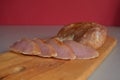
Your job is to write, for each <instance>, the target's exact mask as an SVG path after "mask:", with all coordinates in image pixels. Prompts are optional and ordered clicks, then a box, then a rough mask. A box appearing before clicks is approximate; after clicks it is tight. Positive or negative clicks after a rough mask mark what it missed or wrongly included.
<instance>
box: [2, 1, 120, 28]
mask: <svg viewBox="0 0 120 80" xmlns="http://www.w3.org/2000/svg"><path fill="white" fill-rule="evenodd" d="M80 21H95V22H97V23H100V24H104V25H107V26H120V0H0V24H1V25H10V24H12V25H44V24H45V25H61V24H68V23H74V22H80Z"/></svg>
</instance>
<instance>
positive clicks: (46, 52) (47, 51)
mask: <svg viewBox="0 0 120 80" xmlns="http://www.w3.org/2000/svg"><path fill="white" fill-rule="evenodd" d="M34 42H35V43H36V44H38V45H39V48H40V49H41V54H40V55H39V56H41V57H53V56H54V57H55V56H57V53H56V51H55V49H54V48H53V47H52V46H51V45H50V44H48V43H46V41H45V40H42V39H40V38H36V39H34Z"/></svg>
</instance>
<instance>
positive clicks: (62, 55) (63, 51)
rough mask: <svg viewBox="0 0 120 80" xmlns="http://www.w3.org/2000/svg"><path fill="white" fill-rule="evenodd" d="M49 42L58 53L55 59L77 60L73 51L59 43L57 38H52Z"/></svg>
mask: <svg viewBox="0 0 120 80" xmlns="http://www.w3.org/2000/svg"><path fill="white" fill-rule="evenodd" d="M47 42H48V43H49V44H50V45H52V46H53V47H54V49H55V50H56V52H57V56H56V57H55V58H59V59H75V58H76V56H75V54H74V52H73V51H72V49H71V48H70V47H69V46H67V45H66V44H64V43H63V42H61V41H59V40H58V39H56V38H52V39H49V40H47Z"/></svg>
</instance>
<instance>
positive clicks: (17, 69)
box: [0, 37, 117, 80]
mask: <svg viewBox="0 0 120 80" xmlns="http://www.w3.org/2000/svg"><path fill="white" fill-rule="evenodd" d="M116 42H117V41H116V40H115V39H114V38H111V37H108V38H107V40H106V42H105V44H104V45H103V46H102V47H101V48H99V49H98V51H99V53H100V56H99V57H98V58H95V59H90V60H59V59H54V58H41V57H37V56H26V55H22V54H18V53H13V52H6V53H4V54H1V55H0V80H86V79H87V78H88V77H89V76H90V74H91V73H92V72H93V71H94V70H95V69H96V68H97V66H98V65H100V64H101V63H102V61H103V60H104V59H105V58H106V57H107V55H108V54H109V53H110V52H111V50H112V49H113V48H114V46H115V45H116Z"/></svg>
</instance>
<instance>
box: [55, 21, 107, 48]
mask: <svg viewBox="0 0 120 80" xmlns="http://www.w3.org/2000/svg"><path fill="white" fill-rule="evenodd" d="M57 36H58V37H59V38H60V39H61V40H74V41H77V42H80V43H81V44H84V45H87V46H89V47H92V48H94V49H97V48H99V47H101V46H102V45H103V43H104V42H105V39H106V36H107V29H106V28H105V26H103V25H100V24H97V23H94V22H80V23H74V24H69V25H66V26H65V27H63V28H62V29H61V30H60V31H59V32H58V34H57Z"/></svg>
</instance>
